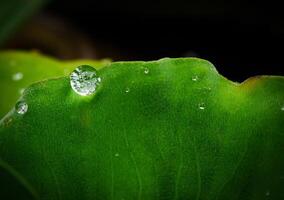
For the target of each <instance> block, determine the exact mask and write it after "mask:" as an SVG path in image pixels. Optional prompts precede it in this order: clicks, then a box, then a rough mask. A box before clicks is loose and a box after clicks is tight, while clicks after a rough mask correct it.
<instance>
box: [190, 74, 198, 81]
mask: <svg viewBox="0 0 284 200" xmlns="http://www.w3.org/2000/svg"><path fill="white" fill-rule="evenodd" d="M198 79H199V78H198V76H196V75H195V76H193V77H191V80H193V81H198Z"/></svg>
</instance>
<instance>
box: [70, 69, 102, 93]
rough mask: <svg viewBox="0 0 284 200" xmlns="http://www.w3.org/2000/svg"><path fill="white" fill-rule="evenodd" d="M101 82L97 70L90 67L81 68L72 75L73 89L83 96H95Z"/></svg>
mask: <svg viewBox="0 0 284 200" xmlns="http://www.w3.org/2000/svg"><path fill="white" fill-rule="evenodd" d="M100 82H101V78H100V77H99V76H98V75H97V70H96V69H95V68H93V67H91V66H89V65H82V66H79V67H77V68H76V69H75V70H74V71H73V72H72V73H71V74H70V84H71V87H72V89H73V90H74V91H75V92H76V93H77V94H80V95H82V96H87V95H91V94H93V93H94V92H95V91H96V89H97V87H98V85H99V83H100Z"/></svg>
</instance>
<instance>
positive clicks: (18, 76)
mask: <svg viewBox="0 0 284 200" xmlns="http://www.w3.org/2000/svg"><path fill="white" fill-rule="evenodd" d="M23 77H24V75H23V73H21V72H17V73H15V74H13V76H12V79H13V81H19V80H21V79H23Z"/></svg>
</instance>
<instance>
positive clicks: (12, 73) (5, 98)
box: [0, 51, 110, 119]
mask: <svg viewBox="0 0 284 200" xmlns="http://www.w3.org/2000/svg"><path fill="white" fill-rule="evenodd" d="M109 62H110V61H109V60H101V61H94V60H73V61H65V62H59V61H58V60H55V59H52V58H49V57H46V56H42V55H40V54H38V53H36V52H34V53H26V52H19V51H7V52H1V53H0V91H1V98H0V119H1V118H2V117H3V116H4V115H5V114H6V113H7V112H8V111H9V110H10V109H11V108H12V107H13V106H14V104H15V102H16V101H17V99H18V98H19V97H20V95H21V93H22V92H23V90H24V89H25V88H26V87H27V86H29V85H30V84H32V83H34V82H38V81H40V80H44V79H47V78H54V77H60V76H64V75H68V74H69V73H70V72H71V71H72V70H73V69H74V68H75V67H76V66H79V65H82V64H89V65H93V66H95V67H96V68H100V67H101V66H103V65H106V64H107V63H109Z"/></svg>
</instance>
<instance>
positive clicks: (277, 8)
mask: <svg viewBox="0 0 284 200" xmlns="http://www.w3.org/2000/svg"><path fill="white" fill-rule="evenodd" d="M281 8H282V6H281V5H280V4H279V5H278V4H275V3H273V2H264V3H261V2H259V1H255V2H248V1H225V0H218V1H209V0H208V1H206V0H199V1H197V0H175V1H169V0H163V1H150V0H144V1H135V0H132V1H126V0H120V1H118V0H105V1H98V0H93V1H87V0H80V1H62V0H61V1H51V2H50V3H49V4H48V5H47V6H45V8H44V9H43V11H41V12H40V13H39V14H38V16H40V17H35V18H38V19H40V18H41V17H42V16H44V17H43V18H45V20H46V18H52V19H55V20H53V21H56V20H59V21H60V23H61V24H62V26H66V27H68V28H66V29H67V31H66V30H65V31H63V32H62V33H61V34H59V33H58V32H59V31H57V28H56V26H53V25H52V27H53V29H54V30H55V34H57V36H56V37H57V38H59V39H57V40H58V41H60V40H64V39H65V38H66V37H71V36H70V35H72V34H73V33H72V32H74V31H75V32H77V33H78V34H77V36H78V35H80V37H83V38H84V42H80V41H79V42H78V41H77V40H78V38H80V37H79V36H78V37H77V36H74V37H73V38H72V37H71V39H69V41H70V40H71V42H69V41H67V42H66V43H67V44H68V45H65V46H68V48H69V49H70V48H71V49H74V51H75V50H76V48H78V49H79V48H81V44H83V43H85V44H86V46H87V47H86V48H85V49H89V50H90V49H91V50H90V52H91V53H90V52H89V53H88V51H86V52H87V53H85V54H84V55H83V56H81V57H92V58H105V57H109V58H112V59H113V60H154V59H159V58H162V57H186V56H195V57H200V58H204V59H207V60H209V61H211V62H212V63H213V64H214V65H215V66H216V68H217V70H218V71H219V72H220V73H221V74H222V75H224V76H226V77H227V78H229V79H232V80H234V81H243V80H245V79H246V78H248V77H250V76H254V75H260V74H269V75H284V73H283V71H284V70H283V67H284V64H283V52H284V51H283V49H284V46H283V44H284V21H283V19H284V18H283V14H282V10H281ZM46 16H48V17H46ZM38 23H39V24H41V28H43V29H44V28H45V26H44V23H43V22H42V21H41V22H38ZM42 23H43V24H42ZM54 27H55V28H54ZM57 27H60V25H57ZM70 27H72V28H70ZM58 29H60V28H58ZM56 31H57V32H56ZM75 35H76V34H75ZM82 35H83V36H82ZM45 40H46V39H45ZM75 40H76V41H75ZM38 43H40V42H38ZM57 43H60V42H57ZM17 45H19V44H17ZM17 45H15V44H10V46H12V47H17ZM22 46H25V45H23V44H22ZM38 46H39V49H40V50H41V51H43V52H44V53H48V54H53V56H57V57H62V58H67V59H70V58H76V57H80V56H78V54H75V55H74V56H73V54H72V56H64V55H63V56H62V55H61V54H60V53H58V52H54V50H50V49H49V47H48V48H46V47H43V48H41V47H40V46H43V45H42V44H39V45H38ZM26 47H27V48H28V45H26ZM56 48H59V47H56ZM92 52H94V53H92ZM93 54H95V56H94V55H93Z"/></svg>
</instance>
